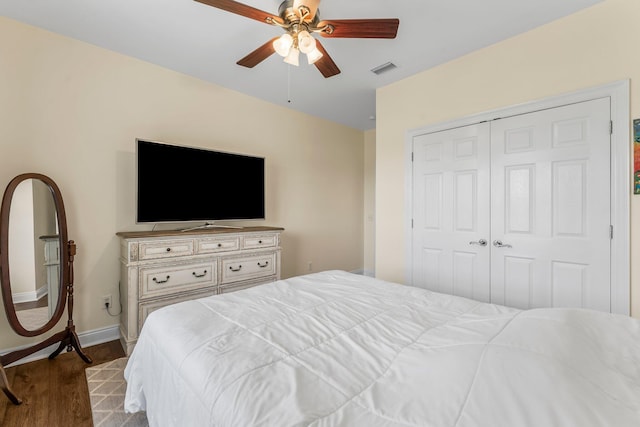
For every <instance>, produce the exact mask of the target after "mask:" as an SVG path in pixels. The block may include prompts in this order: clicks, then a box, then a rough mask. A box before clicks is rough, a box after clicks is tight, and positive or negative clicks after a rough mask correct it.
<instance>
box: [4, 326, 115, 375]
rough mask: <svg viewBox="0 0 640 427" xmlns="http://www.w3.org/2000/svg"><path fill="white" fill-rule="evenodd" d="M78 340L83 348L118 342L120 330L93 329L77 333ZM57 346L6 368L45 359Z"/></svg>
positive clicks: (111, 327) (51, 346)
mask: <svg viewBox="0 0 640 427" xmlns="http://www.w3.org/2000/svg"><path fill="white" fill-rule="evenodd" d="M78 338H79V339H80V345H82V347H83V348H85V347H91V346H92V345H97V344H102V343H105V342H109V341H116V340H118V339H119V338H120V328H119V326H118V325H113V326H107V327H106V328H102V329H94V330H93V331H86V332H79V333H78ZM34 344H35V343H34ZM34 344H28V345H24V346H21V347H14V348H8V349H4V350H0V354H7V353H11V352H12V351H17V350H22V349H24V348H28V347H31V346H33V345H34ZM58 345H59V344H58V343H55V344H52V345H50V346H49V347H46V348H43V349H42V350H40V351H37V352H35V353H33V354H30V355H29V356H27V357H25V358H23V359H20V360H17V361H15V362H14V363H11V364H10V365H7V366H16V365H22V364H23V363H28V362H33V361H35V360H40V359H46V358H47V357H49V355H50V354H51V353H53V352H54V351H55V349H56V348H58ZM63 351H66V350H63Z"/></svg>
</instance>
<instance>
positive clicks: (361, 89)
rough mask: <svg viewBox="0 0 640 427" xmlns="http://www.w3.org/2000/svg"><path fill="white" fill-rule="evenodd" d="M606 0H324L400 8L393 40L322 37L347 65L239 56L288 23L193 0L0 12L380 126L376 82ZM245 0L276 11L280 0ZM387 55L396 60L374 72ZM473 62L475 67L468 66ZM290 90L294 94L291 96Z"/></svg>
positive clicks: (371, 10) (283, 101)
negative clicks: (325, 68)
mask: <svg viewBox="0 0 640 427" xmlns="http://www.w3.org/2000/svg"><path fill="white" fill-rule="evenodd" d="M600 1H602V0H481V1H480V0H393V1H392V0H349V1H344V0H322V1H321V2H320V6H319V13H320V17H321V18H322V19H327V20H331V19H359V18H399V19H400V26H399V29H398V35H397V37H396V38H395V39H392V40H378V39H343V38H321V40H322V44H323V46H324V47H325V49H326V50H327V52H328V53H329V54H330V55H331V57H332V58H333V60H334V61H335V63H336V64H337V65H338V67H339V68H340V70H341V71H342V72H341V73H340V74H338V75H337V76H334V77H330V78H328V79H325V78H324V77H323V76H322V75H321V74H320V72H319V71H318V70H317V69H316V67H315V66H313V65H307V64H306V61H305V60H304V58H302V57H301V61H300V63H301V65H300V67H292V66H289V65H287V64H285V63H283V62H282V58H281V57H279V56H278V55H277V54H274V55H272V56H271V57H269V58H268V59H267V60H265V61H263V62H262V63H260V64H258V65H257V66H256V67H255V68H252V69H249V68H245V67H241V66H238V65H236V61H238V60H239V59H240V58H242V57H244V56H245V55H246V54H248V53H249V52H251V51H253V50H254V49H256V48H257V47H259V46H261V45H262V44H263V43H265V42H266V41H267V40H269V39H271V38H273V37H276V36H278V35H280V34H282V30H281V29H280V28H278V27H274V26H271V25H268V24H263V23H260V22H258V21H255V20H253V19H249V18H245V17H243V16H239V15H236V14H232V13H230V12H225V11H223V10H219V9H216V8H213V7H211V6H208V5H204V4H202V3H198V2H196V1H194V0H53V1H52V0H1V1H0V14H2V15H3V16H6V17H9V18H12V19H15V20H17V21H21V22H24V23H27V24H31V25H34V26H37V27H41V28H44V29H47V30H50V31H53V32H56V33H59V34H63V35H66V36H69V37H73V38H76V39H79V40H83V41H85V42H88V43H91V44H94V45H97V46H101V47H104V48H106V49H109V50H113V51H116V52H121V53H123V54H125V55H129V56H133V57H136V58H140V59H142V60H144V61H148V62H151V63H154V64H158V65H161V66H163V67H166V68H169V69H172V70H176V71H179V72H181V73H184V74H188V75H192V76H194V77H197V78H200V79H203V80H206V81H210V82H212V83H215V84H218V85H221V86H224V87H227V88H230V89H233V90H237V91H239V92H243V93H246V94H248V95H252V96H255V97H257V98H261V99H264V100H266V101H269V102H272V103H274V104H277V105H281V106H286V107H289V108H293V109H296V110H299V111H302V112H306V113H309V114H312V115H315V116H318V117H322V118H325V119H328V120H332V121H334V122H338V123H342V124H344V125H347V126H350V127H353V128H356V129H361V130H367V129H373V128H374V127H375V108H376V107H375V89H376V88H379V87H382V86H385V85H388V84H390V83H393V82H396V81H398V80H401V79H403V78H405V77H408V76H410V75H413V74H416V73H418V72H420V71H423V70H426V69H428V68H431V67H434V66H436V65H438V64H441V63H444V62H447V61H450V60H452V59H454V58H456V57H459V56H462V55H465V54H467V53H469V52H471V51H474V50H477V49H480V48H482V47H485V46H488V45H491V44H494V43H496V42H498V41H500V40H504V39H506V38H509V37H511V36H514V35H516V34H519V33H522V32H525V31H528V30H530V29H533V28H535V27H538V26H540V25H543V24H545V23H548V22H550V21H553V20H556V19H558V18H561V17H563V16H566V15H569V14H571V13H574V12H577V11H579V10H581V9H583V8H586V7H589V6H592V5H594V4H597V3H599V2H600ZM242 2H243V3H245V4H247V5H249V6H252V7H255V8H258V9H261V10H263V11H266V12H270V13H273V14H274V15H277V14H278V6H279V5H280V0H244V1H242ZM386 62H392V63H394V64H395V65H396V66H397V68H395V69H393V70H391V71H389V72H387V73H383V74H381V75H376V74H374V73H373V72H371V71H370V70H371V69H372V68H374V67H376V66H379V65H381V64H384V63H386ZM469 72H473V70H469ZM289 99H290V101H291V102H288V100H289Z"/></svg>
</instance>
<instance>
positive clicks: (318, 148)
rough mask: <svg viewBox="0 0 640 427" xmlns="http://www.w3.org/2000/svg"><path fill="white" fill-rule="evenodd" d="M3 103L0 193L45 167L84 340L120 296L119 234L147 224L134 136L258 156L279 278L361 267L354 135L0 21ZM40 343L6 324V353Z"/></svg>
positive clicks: (2, 329) (108, 322)
mask: <svg viewBox="0 0 640 427" xmlns="http://www.w3.org/2000/svg"><path fill="white" fill-rule="evenodd" d="M257 75H258V74H257ZM265 84H268V82H266V83H265ZM0 94H2V96H0V117H2V126H0V185H2V186H4V185H6V184H7V183H8V182H9V180H10V179H11V178H12V177H13V176H15V175H17V174H19V173H23V172H40V173H43V174H45V175H48V176H49V177H51V178H52V179H53V180H54V181H56V183H57V184H58V186H59V187H60V190H61V192H62V195H63V197H64V202H65V207H66V210H67V220H68V223H69V238H71V239H73V240H75V241H76V243H77V245H78V254H77V256H76V258H75V273H76V274H75V284H76V291H75V301H76V305H75V316H74V318H75V319H76V325H77V330H78V332H80V333H82V332H85V331H92V330H96V329H99V328H104V327H108V326H112V325H116V324H117V323H118V318H117V317H110V316H108V315H107V313H106V312H105V311H104V310H101V302H100V296H102V295H106V294H113V295H114V300H115V299H116V296H117V289H118V277H119V275H118V269H119V261H118V256H119V247H118V239H117V238H116V236H115V233H116V232H117V231H121V230H139V229H150V226H137V225H135V224H134V213H135V211H134V199H135V192H134V188H133V185H134V181H135V176H134V160H135V154H134V141H135V138H138V137H139V138H149V139H152V140H157V141H165V142H173V143H178V144H184V145H190V146H197V147H204V148H215V149H221V150H225V151H231V152H238V153H246V154H252V155H258V156H264V157H265V158H266V165H267V167H266V169H267V170H266V177H267V194H266V197H267V213H266V215H267V219H266V221H261V222H257V224H259V225H276V226H282V227H284V228H285V229H286V230H285V232H284V233H283V236H282V241H283V253H282V274H283V276H284V277H290V276H293V275H297V274H303V273H306V272H307V271H308V263H309V262H312V263H313V270H314V271H320V270H325V269H335V268H337V269H344V270H361V269H362V268H363V264H362V263H363V248H362V245H363V229H364V224H363V217H364V212H363V206H364V199H363V190H362V189H363V185H364V169H363V156H364V135H363V132H362V131H360V130H356V129H352V128H348V127H345V126H342V125H338V124H335V123H332V122H329V121H326V120H321V119H318V118H314V117H311V116H309V115H305V114H301V113H297V112H294V111H292V110H289V109H286V108H282V107H278V106H275V105H273V104H269V103H266V102H263V101H260V100H258V99H255V98H252V97H249V96H245V95H242V94H240V93H237V92H233V91H230V90H227V89H224V88H222V87H219V86H215V85H212V84H208V83H205V82H203V81H200V80H197V79H194V78H191V77H187V76H185V75H182V74H179V73H176V72H173V71H170V70H167V69H163V68H161V67H157V66H154V65H151V64H149V63H145V62H142V61H139V60H135V59H132V58H129V57H126V56H122V55H119V54H116V53H113V52H110V51H107V50H104V49H101V48H98V47H95V46H91V45H88V44H85V43H81V42H78V41H75V40H72V39H69V38H66V37H61V36H58V35H55V34H52V33H49V32H46V31H44V30H40V29H37V28H34V27H30V26H26V25H23V24H21V23H18V22H15V21H12V20H8V19H6V18H2V17H0ZM2 183H4V184H2ZM213 191H215V190H213ZM245 225H249V223H245ZM114 311H115V310H114ZM63 327H64V319H63V321H61V322H60V324H59V325H58V327H56V328H55V330H54V332H57V331H58V330H60V329H62V328H63ZM33 341H36V340H33V339H31V340H30V339H27V338H20V337H17V336H15V335H14V334H13V333H12V332H11V331H10V329H9V327H8V326H7V324H6V319H5V316H4V312H3V314H2V315H0V349H7V348H12V347H15V346H19V345H25V344H27V343H28V342H33Z"/></svg>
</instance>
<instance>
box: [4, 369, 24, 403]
mask: <svg viewBox="0 0 640 427" xmlns="http://www.w3.org/2000/svg"><path fill="white" fill-rule="evenodd" d="M0 388H2V391H3V392H4V394H6V395H7V397H8V398H9V400H10V401H11V402H12V403H13V404H14V405H19V404H21V403H22V400H21V399H20V398H19V397H18V396H16V395H15V394H13V391H11V387H9V380H8V379H7V374H6V373H5V372H4V366H2V365H1V364H0Z"/></svg>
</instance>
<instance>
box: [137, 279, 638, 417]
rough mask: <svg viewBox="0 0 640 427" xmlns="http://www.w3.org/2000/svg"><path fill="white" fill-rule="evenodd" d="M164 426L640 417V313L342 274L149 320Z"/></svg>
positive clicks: (147, 365)
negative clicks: (470, 294)
mask: <svg viewBox="0 0 640 427" xmlns="http://www.w3.org/2000/svg"><path fill="white" fill-rule="evenodd" d="M125 378H126V380H127V393H126V397H125V410H126V411H128V412H137V411H140V410H146V411H147V418H148V419H149V422H150V425H151V426H198V427H200V426H233V427H246V426H278V427H284V426H314V427H319V426H332V427H334V426H349V427H354V426H367V427H369V426H458V427H471V426H477V427H500V426H505V427H517V426H532V427H550V426H563V427H569V426H580V427H588V426H615V427H627V426H628V427H638V426H640V321H639V320H636V319H632V318H629V317H625V316H621V315H611V314H606V313H601V312H595V311H588V310H582V309H535V310H526V311H521V310H517V309H512V308H506V307H502V306H497V305H492V304H486V303H479V302H476V301H472V300H468V299H464V298H460V297H455V296H450V295H444V294H438V293H433V292H429V291H427V290H424V289H419V288H415V287H409V286H402V285H398V284H393V283H389V282H385V281H382V280H377V279H373V278H369V277H364V276H360V275H355V274H351V273H347V272H343V271H327V272H321V273H315V274H310V275H307V276H300V277H296V278H291V279H287V280H281V281H278V282H276V283H272V284H268V285H262V286H258V287H255V288H251V289H247V290H243V291H238V292H233V293H229V294H224V295H218V296H213V297H207V298H203V299H199V300H194V301H187V302H183V303H178V304H175V305H172V306H169V307H166V308H163V309H160V310H157V311H155V312H153V313H152V314H151V315H150V316H149V317H148V318H147V320H146V323H145V325H144V327H143V330H142V332H141V334H140V338H139V340H138V343H137V345H136V347H135V349H134V351H133V353H132V355H131V357H130V359H129V361H128V364H127V367H126V370H125Z"/></svg>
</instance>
